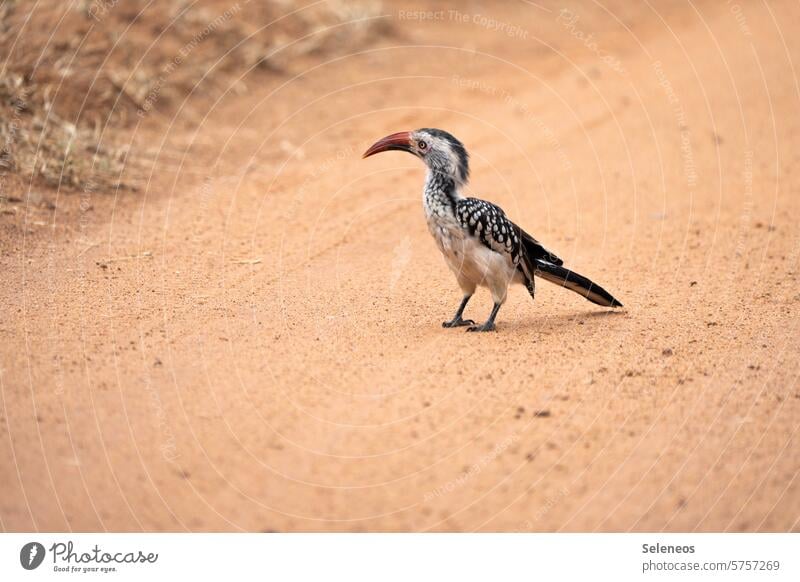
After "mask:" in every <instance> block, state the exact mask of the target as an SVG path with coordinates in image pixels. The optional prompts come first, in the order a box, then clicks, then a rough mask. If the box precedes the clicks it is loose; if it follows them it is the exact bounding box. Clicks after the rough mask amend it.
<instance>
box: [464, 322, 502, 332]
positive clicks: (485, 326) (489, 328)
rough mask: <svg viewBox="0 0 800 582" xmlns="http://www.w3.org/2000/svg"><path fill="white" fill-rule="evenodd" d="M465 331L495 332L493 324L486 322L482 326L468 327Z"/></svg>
mask: <svg viewBox="0 0 800 582" xmlns="http://www.w3.org/2000/svg"><path fill="white" fill-rule="evenodd" d="M467 331H495V327H494V322H491V321H487V322H486V323H484V324H483V325H473V326H472V327H468V328H467Z"/></svg>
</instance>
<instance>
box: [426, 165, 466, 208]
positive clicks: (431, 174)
mask: <svg viewBox="0 0 800 582" xmlns="http://www.w3.org/2000/svg"><path fill="white" fill-rule="evenodd" d="M459 189H460V185H459V183H458V181H457V180H455V179H454V178H453V177H452V176H448V175H447V174H443V173H441V172H436V171H433V170H428V176H427V178H426V180H425V204H426V206H427V207H429V208H431V209H433V208H439V209H441V210H445V209H448V210H454V209H455V205H456V202H458V200H460V199H461V193H460V192H459Z"/></svg>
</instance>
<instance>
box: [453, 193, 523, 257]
mask: <svg viewBox="0 0 800 582" xmlns="http://www.w3.org/2000/svg"><path fill="white" fill-rule="evenodd" d="M456 218H457V219H458V221H459V223H460V224H461V227H462V228H464V229H465V230H467V231H468V232H469V233H470V234H471V235H473V236H475V237H477V238H478V239H479V240H480V241H481V242H482V243H483V244H484V245H485V246H487V247H489V248H490V249H492V250H493V251H495V252H498V253H500V254H506V255H510V257H511V260H512V261H513V262H514V264H515V265H516V264H518V263H519V260H520V257H521V249H522V238H521V236H520V230H519V227H517V226H516V225H515V224H514V223H513V222H511V221H510V220H509V219H508V218H506V213H505V212H503V209H502V208H500V207H499V206H495V205H494V204H492V203H491V202H486V201H485V200H478V199H477V198H462V199H460V200H459V201H458V202H457V203H456Z"/></svg>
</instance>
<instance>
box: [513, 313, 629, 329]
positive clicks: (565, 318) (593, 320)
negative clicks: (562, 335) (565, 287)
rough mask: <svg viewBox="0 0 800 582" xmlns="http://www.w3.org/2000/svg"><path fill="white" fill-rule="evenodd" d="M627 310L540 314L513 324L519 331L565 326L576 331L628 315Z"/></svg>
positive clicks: (562, 327)
mask: <svg viewBox="0 0 800 582" xmlns="http://www.w3.org/2000/svg"><path fill="white" fill-rule="evenodd" d="M628 315H629V313H628V312H627V311H618V310H615V311H576V312H573V313H560V314H558V315H541V316H538V317H532V318H526V319H521V320H519V321H518V322H516V323H515V324H513V326H509V327H513V329H517V330H520V331H525V330H529V329H530V330H536V331H556V330H559V331H560V330H563V329H564V328H565V327H574V328H575V330H576V331H579V330H580V329H581V328H585V327H586V326H587V325H588V326H594V325H596V324H600V323H602V322H607V321H609V320H611V319H623V318H625V317H626V316H628Z"/></svg>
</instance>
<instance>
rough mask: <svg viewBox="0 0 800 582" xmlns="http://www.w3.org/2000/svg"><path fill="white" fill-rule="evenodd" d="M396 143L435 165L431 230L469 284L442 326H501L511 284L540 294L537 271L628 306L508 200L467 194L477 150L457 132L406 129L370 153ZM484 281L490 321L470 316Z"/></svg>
mask: <svg viewBox="0 0 800 582" xmlns="http://www.w3.org/2000/svg"><path fill="white" fill-rule="evenodd" d="M390 150H400V151H404V152H409V153H411V154H414V155H415V156H417V157H418V158H420V159H421V160H422V161H423V162H425V164H426V165H427V166H428V175H427V178H426V180H425V189H424V191H423V206H424V208H425V216H426V218H427V221H428V230H430V232H431V234H432V235H433V238H434V239H435V240H436V244H437V246H438V247H439V250H440V251H442V254H443V255H444V258H445V261H446V262H447V265H448V267H450V270H452V271H453V273H454V274H455V276H456V279H457V280H458V284H459V286H460V287H461V290H462V291H463V292H464V297H463V299H462V300H461V305H459V307H458V311H456V314H455V316H454V317H453V319H451V320H450V321H445V322H444V323H443V324H442V326H444V327H459V326H469V327H468V328H467V331H492V330H494V329H495V324H494V320H495V317H497V312H498V311H499V310H500V306H501V305H502V304H503V303H504V302H505V300H506V294H507V292H508V286H509V285H510V284H511V283H522V284H523V285H525V288H526V289H527V290H528V293H530V295H531V297H533V296H534V277H535V276H536V277H541V278H542V279H545V280H546V281H550V282H551V283H555V284H556V285H561V286H562V287H566V288H567V289H569V290H570V291H574V292H575V293H578V294H579V295H582V296H583V297H585V298H586V299H588V300H589V301H591V302H592V303H595V304H597V305H602V306H604V307H622V303H620V302H619V301H617V300H616V299H615V298H614V297H612V296H611V294H610V293H608V291H606V290H605V289H603V288H602V287H600V286H599V285H597V284H596V283H593V282H592V281H590V280H589V279H587V278H586V277H584V276H582V275H579V274H578V273H576V272H574V271H570V270H569V269H567V268H566V267H564V266H563V264H564V261H562V260H561V259H559V258H558V257H557V256H556V255H554V254H553V253H551V252H550V251H548V250H547V249H546V248H544V247H543V246H542V245H541V244H540V243H539V241H537V240H536V239H535V238H533V237H532V236H531V235H529V234H528V233H527V232H525V231H524V230H522V229H521V228H520V227H519V226H517V225H516V224H514V223H513V222H511V220H509V219H508V217H506V213H505V212H503V210H502V209H501V208H500V207H498V206H496V205H494V204H492V203H491V202H486V201H485V200H478V199H477V198H466V197H464V196H462V194H461V190H462V188H464V186H465V185H466V183H467V180H468V179H469V156H468V154H467V150H466V149H465V148H464V145H463V144H462V143H461V142H460V141H458V140H457V139H456V138H455V137H453V136H452V135H450V134H449V133H447V132H446V131H443V130H441V129H431V128H424V129H418V130H416V131H403V132H400V133H394V134H392V135H388V136H386V137H384V138H383V139H381V140H379V141H377V142H376V143H375V144H373V145H372V147H370V148H369V149H368V150H367V151H366V152H365V153H364V156H363V157H365V158H367V157H369V156H371V155H374V154H377V153H379V152H385V151H390ZM478 285H482V286H484V287H488V288H489V290H490V291H491V294H492V300H493V301H494V307H493V308H492V312H491V314H489V319H487V320H486V322H485V323H484V324H483V325H475V322H474V321H472V320H471V319H463V318H462V316H463V314H464V308H465V307H466V306H467V303H468V302H469V300H470V297H472V295H473V293H475V289H476V287H477V286H478Z"/></svg>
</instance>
